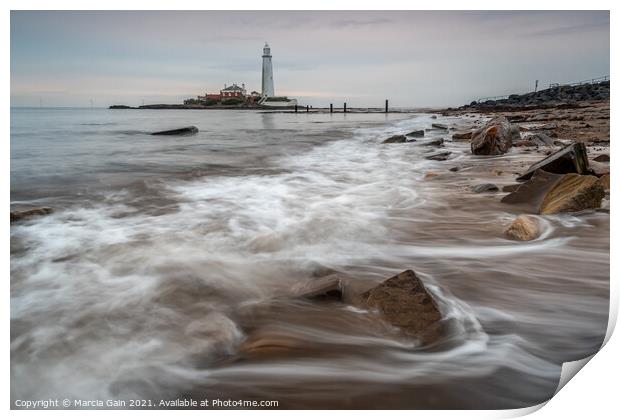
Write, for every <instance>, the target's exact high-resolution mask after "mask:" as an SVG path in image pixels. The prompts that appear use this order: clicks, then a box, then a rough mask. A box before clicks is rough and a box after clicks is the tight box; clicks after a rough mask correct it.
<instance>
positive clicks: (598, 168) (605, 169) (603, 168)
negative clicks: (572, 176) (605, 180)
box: [588, 160, 610, 177]
mask: <svg viewBox="0 0 620 420" xmlns="http://www.w3.org/2000/svg"><path fill="white" fill-rule="evenodd" d="M588 166H589V167H590V173H591V174H592V175H596V176H598V177H601V176H603V175H607V174H608V173H609V172H610V168H609V164H608V163H602V162H596V161H594V160H588Z"/></svg>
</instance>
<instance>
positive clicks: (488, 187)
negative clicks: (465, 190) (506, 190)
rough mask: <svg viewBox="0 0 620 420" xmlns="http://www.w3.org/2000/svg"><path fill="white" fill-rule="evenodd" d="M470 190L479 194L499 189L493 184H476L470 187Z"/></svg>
mask: <svg viewBox="0 0 620 420" xmlns="http://www.w3.org/2000/svg"><path fill="white" fill-rule="evenodd" d="M471 190H472V191H473V192H475V193H478V194H479V193H482V192H489V191H499V188H498V187H497V185H495V184H478V185H475V186H473V187H471Z"/></svg>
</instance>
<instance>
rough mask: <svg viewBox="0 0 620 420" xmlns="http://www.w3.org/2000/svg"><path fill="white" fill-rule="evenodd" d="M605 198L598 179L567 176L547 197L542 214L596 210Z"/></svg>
mask: <svg viewBox="0 0 620 420" xmlns="http://www.w3.org/2000/svg"><path fill="white" fill-rule="evenodd" d="M603 197H605V189H604V187H603V186H602V185H601V183H600V182H599V180H598V178H597V177H595V176H592V175H578V174H566V175H564V176H563V177H562V178H561V179H560V181H559V182H558V183H557V184H555V185H554V186H553V188H551V189H550V190H549V191H548V192H547V194H546V195H545V198H544V199H543V202H542V204H541V205H540V214H555V213H564V212H576V211H581V210H586V209H596V208H599V207H600V206H601V201H602V200H603Z"/></svg>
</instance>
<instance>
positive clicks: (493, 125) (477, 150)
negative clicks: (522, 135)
mask: <svg viewBox="0 0 620 420" xmlns="http://www.w3.org/2000/svg"><path fill="white" fill-rule="evenodd" d="M511 146H512V131H511V125H510V123H509V122H508V120H507V119H506V117H495V118H493V119H492V120H491V121H489V122H488V123H487V124H486V125H484V126H483V127H481V128H479V129H477V130H476V131H474V132H473V133H472V137H471V152H472V153H473V154H474V155H500V154H504V153H506V152H507V151H508V149H510V147H511Z"/></svg>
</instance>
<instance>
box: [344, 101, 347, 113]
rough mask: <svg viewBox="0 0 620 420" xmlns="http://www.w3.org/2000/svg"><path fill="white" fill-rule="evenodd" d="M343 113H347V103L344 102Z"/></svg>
mask: <svg viewBox="0 0 620 420" xmlns="http://www.w3.org/2000/svg"><path fill="white" fill-rule="evenodd" d="M344 113H345V114H346V113H347V103H346V102H345V103H344Z"/></svg>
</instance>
